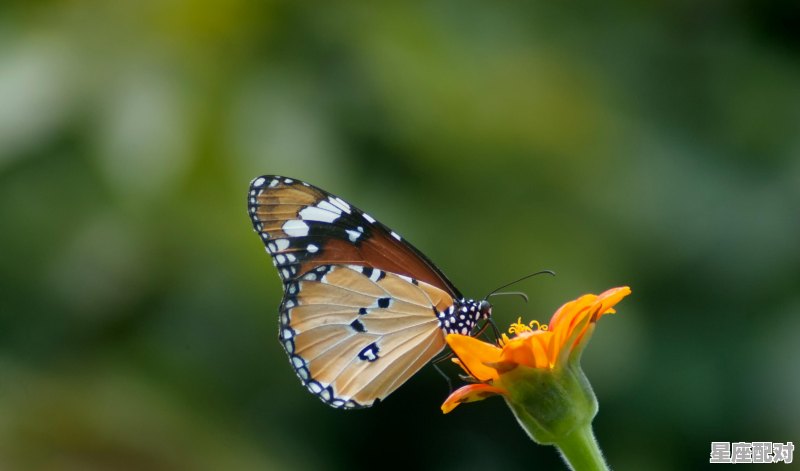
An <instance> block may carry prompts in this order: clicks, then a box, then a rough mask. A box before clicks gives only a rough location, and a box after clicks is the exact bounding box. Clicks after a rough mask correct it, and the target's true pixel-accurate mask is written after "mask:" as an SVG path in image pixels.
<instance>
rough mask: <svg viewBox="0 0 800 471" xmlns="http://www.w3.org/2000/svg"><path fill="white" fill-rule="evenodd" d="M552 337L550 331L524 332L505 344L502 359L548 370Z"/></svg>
mask: <svg viewBox="0 0 800 471" xmlns="http://www.w3.org/2000/svg"><path fill="white" fill-rule="evenodd" d="M552 337H553V334H552V332H550V331H542V330H535V331H533V332H523V333H522V334H520V335H517V336H516V337H514V338H513V339H511V340H509V341H508V342H507V343H506V344H505V346H504V347H503V353H502V355H501V359H502V361H503V362H510V363H517V364H520V365H525V366H528V367H530V368H548V367H549V366H550V364H551V363H550V356H549V355H548V351H549V348H550V342H551V340H552Z"/></svg>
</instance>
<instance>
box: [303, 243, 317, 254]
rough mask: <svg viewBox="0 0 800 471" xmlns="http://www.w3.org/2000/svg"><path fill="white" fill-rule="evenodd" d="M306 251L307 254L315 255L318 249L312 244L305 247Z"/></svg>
mask: <svg viewBox="0 0 800 471" xmlns="http://www.w3.org/2000/svg"><path fill="white" fill-rule="evenodd" d="M306 250H308V253H317V251H318V250H319V247H317V246H316V245H314V244H308V247H306Z"/></svg>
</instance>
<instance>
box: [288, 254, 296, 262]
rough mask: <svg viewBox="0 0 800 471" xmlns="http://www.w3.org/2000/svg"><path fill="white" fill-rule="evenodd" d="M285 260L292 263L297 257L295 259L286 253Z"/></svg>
mask: <svg viewBox="0 0 800 471" xmlns="http://www.w3.org/2000/svg"><path fill="white" fill-rule="evenodd" d="M286 260H288V261H290V262H294V261H296V260H297V257H295V256H294V255H293V254H290V253H287V254H286Z"/></svg>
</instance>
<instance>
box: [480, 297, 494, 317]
mask: <svg viewBox="0 0 800 471" xmlns="http://www.w3.org/2000/svg"><path fill="white" fill-rule="evenodd" d="M478 312H480V314H481V319H488V318H490V317H492V305H491V304H489V301H487V300H485V299H484V300H482V301H481V303H480V304H478Z"/></svg>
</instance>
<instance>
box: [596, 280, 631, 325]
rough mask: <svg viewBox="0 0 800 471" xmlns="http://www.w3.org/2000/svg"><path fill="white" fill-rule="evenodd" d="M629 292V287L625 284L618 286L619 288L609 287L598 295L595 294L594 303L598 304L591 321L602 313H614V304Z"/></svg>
mask: <svg viewBox="0 0 800 471" xmlns="http://www.w3.org/2000/svg"><path fill="white" fill-rule="evenodd" d="M629 294H631V289H630V288H629V287H627V286H620V287H619V288H611V289H609V290H607V291H605V292H603V293H601V294H600V295H599V296H597V300H596V301H595V303H596V304H599V306H598V307H597V314H596V315H595V316H594V319H592V320H593V321H596V320H597V319H599V318H600V317H602V316H603V314H614V313H615V312H616V311H615V310H614V306H615V305H616V304H617V303H618V302H620V301H622V298H624V297H625V296H627V295H629Z"/></svg>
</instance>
